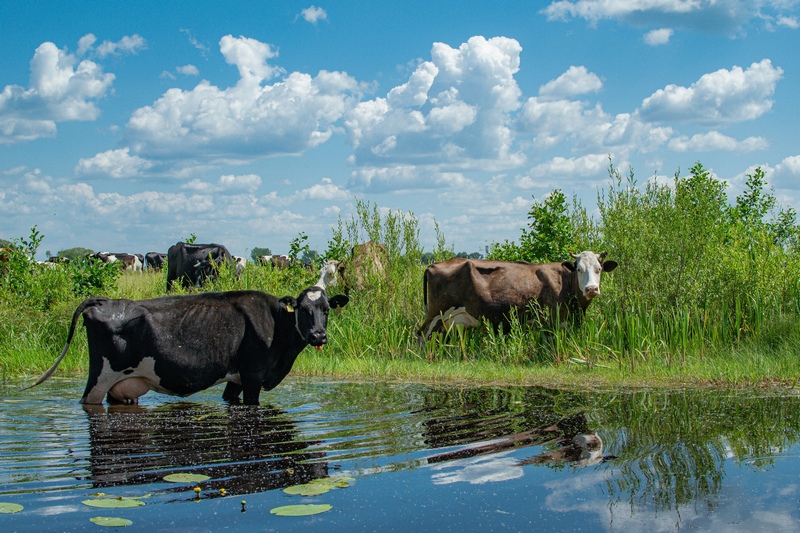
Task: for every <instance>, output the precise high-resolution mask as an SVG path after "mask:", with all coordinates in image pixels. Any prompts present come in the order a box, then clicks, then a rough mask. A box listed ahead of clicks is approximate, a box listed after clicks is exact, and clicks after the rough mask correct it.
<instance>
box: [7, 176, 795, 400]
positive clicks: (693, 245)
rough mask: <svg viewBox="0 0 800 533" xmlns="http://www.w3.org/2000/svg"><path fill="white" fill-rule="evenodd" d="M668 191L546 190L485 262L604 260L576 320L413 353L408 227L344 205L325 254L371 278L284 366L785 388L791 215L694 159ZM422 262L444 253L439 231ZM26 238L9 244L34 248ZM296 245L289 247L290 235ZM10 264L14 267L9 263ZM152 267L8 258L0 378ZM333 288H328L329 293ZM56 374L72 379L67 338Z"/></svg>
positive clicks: (260, 279) (371, 373) (755, 183)
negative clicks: (730, 194)
mask: <svg viewBox="0 0 800 533" xmlns="http://www.w3.org/2000/svg"><path fill="white" fill-rule="evenodd" d="M691 172H692V173H691V175H690V176H689V177H688V178H679V177H678V176H676V177H675V182H674V183H673V184H671V185H665V184H660V183H658V182H655V181H649V182H648V183H646V184H645V185H644V186H639V185H638V184H637V183H636V181H635V180H634V179H633V175H632V174H631V175H630V176H628V177H627V179H625V178H623V177H622V176H621V175H620V174H619V172H618V171H617V170H616V169H614V168H611V169H610V176H611V184H610V186H609V188H608V189H607V190H603V191H600V192H599V194H598V211H599V213H600V216H599V218H597V219H593V218H592V217H589V216H588V215H587V214H586V213H587V211H586V209H584V208H583V207H582V206H581V205H580V204H579V203H577V202H574V203H573V205H571V206H570V205H568V204H567V202H566V198H565V196H564V195H563V194H561V195H559V194H556V193H557V192H558V191H555V192H554V193H553V195H551V196H550V197H549V198H548V199H547V200H546V201H544V202H536V201H534V207H533V208H532V210H531V214H530V216H529V218H530V219H531V223H530V226H529V228H530V229H528V230H523V234H522V236H521V238H520V240H519V243H516V242H515V243H509V242H506V243H504V244H501V245H496V246H493V250H492V254H493V255H494V257H495V258H500V259H515V260H516V259H524V260H535V261H542V260H547V259H557V260H563V259H565V258H566V257H567V251H580V250H586V249H589V250H595V251H601V250H605V251H607V252H608V258H609V259H614V260H615V261H617V262H618V263H619V267H618V268H617V269H616V270H615V271H613V272H611V273H608V274H605V275H604V276H603V285H602V295H601V296H600V297H599V298H597V299H595V301H594V302H593V303H592V305H591V306H590V308H589V310H588V313H587V315H586V317H585V319H584V321H583V323H582V324H581V325H580V326H577V325H574V324H570V325H566V326H559V327H549V326H541V325H538V324H531V323H527V322H526V320H525V317H524V316H523V317H522V320H521V321H520V320H512V327H511V329H510V331H508V332H505V333H497V332H494V331H492V330H491V329H488V330H485V329H484V330H467V331H463V330H460V329H459V330H456V331H454V332H451V333H450V334H449V335H447V336H442V335H434V338H433V339H431V340H430V341H429V342H427V343H425V345H423V346H420V345H419V343H418V339H417V336H416V328H417V327H418V325H419V324H420V323H421V321H422V319H423V314H424V309H423V299H422V277H423V272H424V268H425V266H424V264H423V263H422V258H423V255H424V254H423V249H422V246H421V245H420V242H419V229H418V226H417V220H416V218H415V217H414V216H413V215H411V214H407V213H406V214H404V213H393V212H389V213H380V212H379V210H378V209H377V206H370V205H368V204H364V203H361V202H358V206H357V214H356V215H355V216H354V217H353V218H352V219H351V220H349V221H346V222H344V223H340V225H339V227H338V228H334V230H333V236H332V238H331V240H330V241H329V247H328V250H327V251H326V252H325V253H324V254H323V255H324V256H326V257H329V258H337V259H342V258H344V257H345V255H346V253H347V251H349V249H350V245H352V244H354V243H359V242H365V241H367V240H372V241H377V242H380V243H383V244H384V245H385V246H386V248H387V251H388V254H389V262H388V264H387V265H386V273H385V276H371V277H370V276H368V277H367V279H366V284H365V288H364V289H363V290H360V291H354V292H352V293H351V302H350V304H349V305H347V306H346V307H345V308H344V309H342V310H340V311H336V312H334V313H332V314H331V318H330V323H329V338H330V344H329V345H328V346H327V347H326V348H325V349H324V350H323V351H321V352H317V351H312V350H306V352H305V353H303V354H302V356H301V357H300V358H299V359H298V362H297V363H296V365H295V368H294V370H293V372H295V373H302V374H308V375H325V376H331V377H338V378H347V379H362V378H369V379H392V380H409V381H431V382H435V381H467V382H471V383H512V384H542V385H558V386H586V385H588V386H620V385H631V386H640V385H687V384H691V385H708V384H727V385H775V384H777V385H781V386H794V385H795V383H796V381H797V378H798V376H800V372H798V364H797V353H798V351H799V350H800V328H799V327H798V324H800V239H799V238H798V237H799V236H800V229H799V228H798V225H797V224H796V221H795V213H794V211H793V210H791V209H790V210H779V209H778V208H777V205H776V201H775V199H774V197H772V196H771V194H770V193H769V192H767V191H765V184H764V182H763V174H762V173H760V171H759V170H757V171H756V172H755V173H754V174H753V175H748V180H747V188H746V190H745V192H744V193H743V194H742V195H740V196H739V197H737V198H736V199H735V201H729V200H728V198H727V196H726V194H725V188H726V185H725V184H724V183H723V182H720V181H718V180H716V179H715V178H714V177H713V176H711V175H710V174H709V173H708V172H707V171H705V170H704V169H703V168H702V166H701V165H699V164H698V165H695V166H694V167H692V169H691ZM438 237H439V238H438V244H437V247H436V249H435V250H433V252H432V253H429V254H425V255H428V256H432V259H433V260H441V259H445V258H447V257H450V256H452V255H453V250H452V249H448V248H447V246H446V241H445V239H444V236H443V235H441V234H438ZM37 238H38V236H37V235H36V234H35V232H32V235H31V238H30V239H29V240H28V241H24V240H22V242H21V243H19V244H20V245H21V247H22V248H25V247H26V246H27V247H28V248H29V249H35V245H36V244H37V243H36V241H37ZM298 242H299V241H298ZM15 261H16V260H15ZM316 279H317V275H316V274H315V273H314V272H309V271H306V270H304V269H302V268H295V269H289V270H272V269H270V268H265V267H261V266H257V265H249V266H248V267H247V268H246V269H245V271H244V273H243V275H242V276H241V277H238V278H237V277H236V276H234V275H233V272H231V271H229V270H227V269H224V268H223V269H222V270H221V272H220V275H219V277H218V279H217V280H215V281H214V282H213V283H210V284H209V285H207V286H206V287H205V288H204V290H230V289H256V290H262V291H265V292H269V293H272V294H275V295H278V296H284V295H295V296H296V295H297V294H298V293H299V292H300V291H301V290H302V289H303V288H304V287H306V286H308V285H310V284H312V283H314V282H315V281H316ZM165 290H166V279H165V274H164V273H163V272H162V273H144V274H138V273H130V274H128V273H126V274H120V273H119V272H113V271H109V272H107V271H105V270H102V269H100V267H99V266H97V265H88V266H84V267H80V268H76V267H70V268H64V267H63V266H62V267H59V268H41V267H40V266H37V265H34V264H29V263H28V262H26V261H24V260H23V259H19V260H18V261H16V263H15V262H14V261H12V263H11V264H10V266H9V267H7V268H6V271H5V272H4V274H3V278H2V282H0V372H2V376H3V378H4V379H16V378H20V377H30V376H33V375H36V374H38V373H40V372H42V371H43V370H45V369H46V368H47V367H49V366H50V364H51V363H52V362H53V360H54V359H55V357H56V356H57V355H58V353H59V352H60V350H61V348H62V346H63V343H64V340H65V338H66V329H67V325H68V323H69V320H70V318H71V315H72V312H73V311H74V309H75V307H76V306H77V305H78V303H79V302H80V301H81V300H82V299H83V298H85V297H86V296H88V295H103V296H108V297H112V298H132V299H142V298H152V297H157V296H161V295H163V294H165ZM340 290H341V289H340V288H332V289H331V290H330V291H329V292H331V293H332V294H333V293H336V292H338V291H340ZM71 350H72V353H71V354H70V355H69V356H68V357H67V358H66V359H65V361H64V363H62V366H61V369H60V372H64V373H77V374H83V373H85V370H86V365H87V357H88V354H87V352H86V340H85V335H84V334H83V330H82V328H79V331H78V334H77V335H76V337H75V339H74V341H73V347H72V348H71Z"/></svg>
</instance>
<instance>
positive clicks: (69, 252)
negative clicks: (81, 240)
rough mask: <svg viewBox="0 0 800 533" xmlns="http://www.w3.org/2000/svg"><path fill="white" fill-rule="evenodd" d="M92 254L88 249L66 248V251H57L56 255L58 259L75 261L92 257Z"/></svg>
mask: <svg viewBox="0 0 800 533" xmlns="http://www.w3.org/2000/svg"><path fill="white" fill-rule="evenodd" d="M93 253H94V252H93V251H92V250H90V249H88V248H79V247H75V248H67V249H66V250H59V251H58V253H57V255H58V256H59V257H66V258H67V259H71V260H75V259H78V258H79V257H86V256H87V255H92V254H93Z"/></svg>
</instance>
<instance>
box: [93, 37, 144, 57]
mask: <svg viewBox="0 0 800 533" xmlns="http://www.w3.org/2000/svg"><path fill="white" fill-rule="evenodd" d="M146 48H147V42H146V41H145V40H144V38H143V37H142V36H141V35H139V34H136V33H135V34H133V35H130V36H128V35H126V36H125V37H123V38H122V39H120V40H119V41H117V42H113V41H103V42H102V43H100V45H99V46H98V47H97V50H96V53H97V57H100V58H103V57H106V56H109V55H115V56H119V55H122V54H137V53H139V51H140V50H144V49H146Z"/></svg>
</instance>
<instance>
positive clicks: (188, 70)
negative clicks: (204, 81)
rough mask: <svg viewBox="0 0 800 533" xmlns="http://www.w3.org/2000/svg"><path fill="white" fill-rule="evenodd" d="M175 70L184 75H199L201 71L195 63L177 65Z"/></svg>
mask: <svg viewBox="0 0 800 533" xmlns="http://www.w3.org/2000/svg"><path fill="white" fill-rule="evenodd" d="M175 71H176V72H177V73H178V74H183V75H184V76H199V75H200V71H199V70H198V68H197V67H196V66H194V65H183V66H182V67H175Z"/></svg>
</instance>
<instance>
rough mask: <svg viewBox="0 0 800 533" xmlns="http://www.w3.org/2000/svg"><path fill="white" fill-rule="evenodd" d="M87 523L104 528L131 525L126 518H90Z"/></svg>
mask: <svg viewBox="0 0 800 533" xmlns="http://www.w3.org/2000/svg"><path fill="white" fill-rule="evenodd" d="M89 521H90V522H92V523H93V524H97V525H98V526H106V527H126V526H130V525H132V524H133V522H131V521H130V520H128V519H127V518H116V517H112V516H95V517H94V518H90V519H89Z"/></svg>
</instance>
